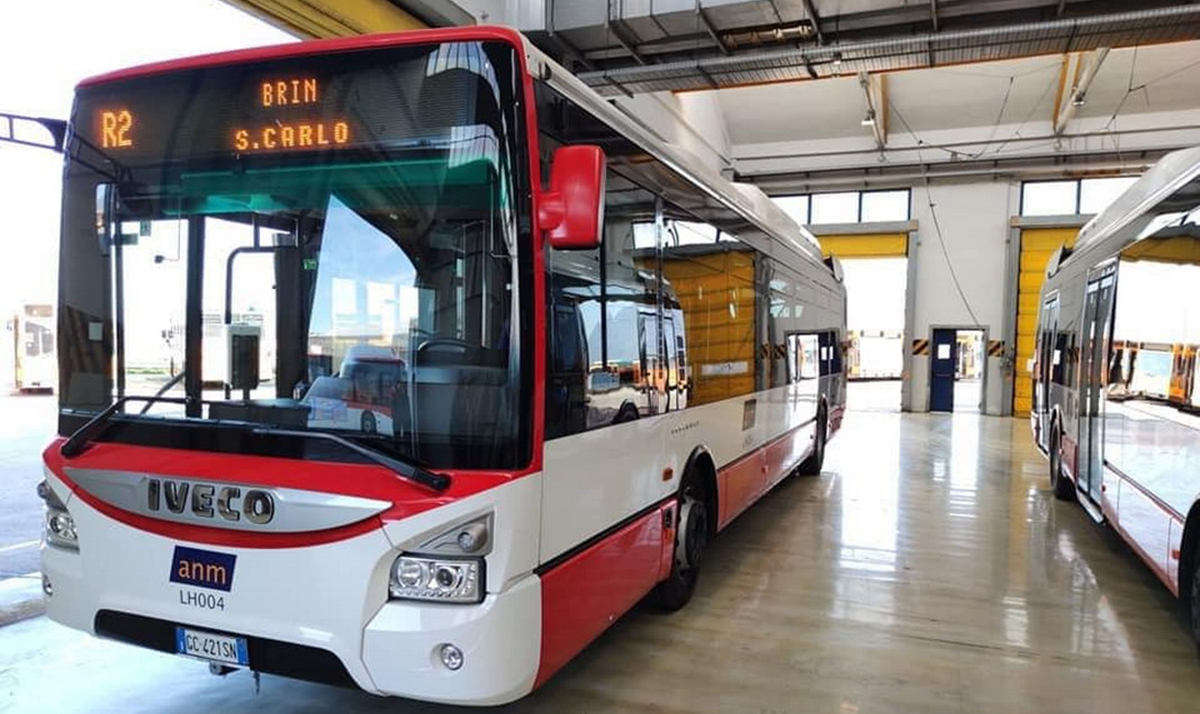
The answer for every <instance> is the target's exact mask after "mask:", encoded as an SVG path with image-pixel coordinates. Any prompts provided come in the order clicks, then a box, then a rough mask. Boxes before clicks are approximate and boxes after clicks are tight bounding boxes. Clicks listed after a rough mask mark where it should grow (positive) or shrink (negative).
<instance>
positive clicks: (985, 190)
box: [905, 179, 1019, 414]
mask: <svg viewBox="0 0 1200 714" xmlns="http://www.w3.org/2000/svg"><path fill="white" fill-rule="evenodd" d="M1018 195H1019V187H1018V185H1017V184H1016V183H1015V182H1010V181H1002V180H990V179H988V180H975V181H969V182H966V181H964V182H953V183H951V182H945V181H942V182H933V183H932V184H931V185H930V186H929V188H928V189H926V187H925V186H924V185H918V186H915V187H913V213H912V215H913V218H914V219H916V221H917V223H918V225H919V229H918V238H917V243H916V245H915V247H914V248H910V256H913V257H914V259H915V270H916V275H915V279H914V281H913V285H912V286H911V289H912V290H913V291H914V299H915V314H914V320H913V324H912V325H910V330H911V333H912V335H911V336H912V338H913V339H929V338H930V337H931V336H932V328H933V327H934V326H938V327H971V326H974V325H978V326H980V327H983V328H985V329H986V330H987V331H988V339H992V340H999V339H1005V340H1007V341H1009V342H1011V338H1010V337H1008V336H1005V335H1004V334H1003V330H1004V323H1005V319H1006V312H1007V308H1006V306H1005V294H1006V290H1007V289H1008V284H1009V281H1010V278H1009V277H1008V275H1007V273H1006V257H1007V252H1008V239H1009V218H1010V217H1011V216H1013V215H1015V214H1016V212H1017V209H1018ZM931 198H932V202H933V207H932V208H931V207H930V199H931ZM935 215H936V221H935V220H934V217H935ZM938 226H940V227H941V234H942V239H943V241H944V242H945V246H946V251H945V254H943V251H942V247H941V245H940V244H939V241H938V233H937V227H938ZM947 255H948V256H949V262H947ZM951 268H953V273H954V275H955V276H957V278H958V283H959V285H960V286H961V287H962V291H963V293H964V294H965V296H966V302H967V303H968V304H969V305H970V311H968V309H967V307H966V305H965V304H964V302H963V299H962V298H961V297H960V296H959V293H958V290H957V289H956V288H955V286H954V281H953V279H952V277H951ZM972 312H973V313H974V317H972V314H971V313H972ZM1010 380H1011V375H1009V374H1006V366H1005V364H1004V361H1003V360H1001V359H999V358H996V357H989V358H988V373H987V396H986V409H987V413H988V414H1000V413H1001V408H1002V405H1003V404H1004V403H1005V402H1006V401H1007V400H1008V399H1009V398H1010V395H1011V389H1012V387H1011V381H1010ZM905 408H906V409H910V410H912V411H927V410H928V409H929V359H928V357H925V356H916V357H914V358H913V362H912V374H911V385H910V386H909V388H908V389H907V390H906V401H905Z"/></svg>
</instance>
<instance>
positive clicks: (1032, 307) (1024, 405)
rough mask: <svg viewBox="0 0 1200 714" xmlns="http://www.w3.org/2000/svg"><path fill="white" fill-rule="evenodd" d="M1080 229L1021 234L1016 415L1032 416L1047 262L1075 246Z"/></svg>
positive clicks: (1031, 229) (1056, 229)
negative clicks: (1032, 368) (1033, 362)
mask: <svg viewBox="0 0 1200 714" xmlns="http://www.w3.org/2000/svg"><path fill="white" fill-rule="evenodd" d="M1078 236H1079V229H1078V228H1026V229H1025V230H1022V231H1021V266H1020V272H1019V274H1018V276H1017V356H1016V365H1015V367H1016V369H1015V374H1014V385H1013V416H1019V417H1020V416H1029V410H1030V409H1031V408H1032V407H1033V385H1032V383H1031V382H1030V375H1029V359H1030V358H1031V357H1033V350H1034V345H1035V343H1036V342H1037V318H1038V307H1039V305H1038V303H1039V301H1040V299H1041V297H1040V296H1041V292H1042V283H1043V282H1045V280H1046V263H1047V262H1048V261H1049V260H1050V256H1051V255H1052V254H1053V253H1054V251H1056V250H1058V247H1059V246H1061V245H1064V244H1065V245H1067V246H1068V247H1069V246H1073V245H1075V238H1077V237H1078Z"/></svg>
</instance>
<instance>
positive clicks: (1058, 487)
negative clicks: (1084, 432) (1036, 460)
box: [1050, 421, 1075, 501]
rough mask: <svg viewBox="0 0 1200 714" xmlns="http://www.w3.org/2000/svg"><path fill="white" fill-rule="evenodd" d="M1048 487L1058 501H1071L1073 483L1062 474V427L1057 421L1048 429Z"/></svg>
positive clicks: (1073, 490) (1072, 497) (1073, 495)
mask: <svg viewBox="0 0 1200 714" xmlns="http://www.w3.org/2000/svg"><path fill="white" fill-rule="evenodd" d="M1050 487H1051V488H1053V489H1054V497H1055V498H1057V499H1058V500H1060V501H1071V500H1074V498H1075V484H1073V483H1071V481H1070V480H1069V479H1068V478H1067V477H1066V476H1064V475H1063V470H1062V429H1061V428H1060V427H1059V426H1058V422H1057V421H1055V423H1054V427H1053V428H1052V429H1051V431H1050Z"/></svg>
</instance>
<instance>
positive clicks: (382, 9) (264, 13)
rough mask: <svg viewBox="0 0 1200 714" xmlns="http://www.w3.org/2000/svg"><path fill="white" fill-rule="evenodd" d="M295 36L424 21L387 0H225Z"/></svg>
mask: <svg viewBox="0 0 1200 714" xmlns="http://www.w3.org/2000/svg"><path fill="white" fill-rule="evenodd" d="M225 2H226V3H228V4H229V5H232V6H234V7H236V8H238V9H241V10H244V11H245V12H248V13H250V14H251V15H254V16H255V17H258V18H261V19H263V20H265V21H266V22H268V23H270V24H271V25H274V26H275V27H278V28H280V29H281V30H283V31H284V32H288V33H291V34H293V35H295V36H297V37H315V38H321V37H348V36H351V35H365V34H368V33H371V32H399V31H402V30H419V29H422V28H425V27H427V25H426V24H425V23H423V22H421V21H420V20H418V19H417V18H416V17H413V16H412V15H411V14H410V13H408V12H405V11H404V10H401V9H400V8H399V7H397V6H396V5H394V4H392V3H391V2H388V0H225Z"/></svg>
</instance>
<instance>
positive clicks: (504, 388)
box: [60, 42, 532, 468]
mask: <svg viewBox="0 0 1200 714" xmlns="http://www.w3.org/2000/svg"><path fill="white" fill-rule="evenodd" d="M516 66H517V65H516V58H515V54H514V52H513V49H512V48H511V47H510V46H507V45H503V44H501V43H491V42H459V43H449V44H442V45H432V46H421V47H399V48H395V47H393V48H389V49H387V50H371V51H360V52H355V53H343V54H334V55H326V56H319V57H318V56H313V57H299V58H289V59H284V60H274V61H272V62H271V63H269V64H268V65H251V66H246V65H237V66H223V67H211V68H205V69H199V70H190V71H186V72H178V73H172V74H169V75H163V76H151V77H143V78H139V79H133V80H126V81H123V82H113V83H105V84H102V85H97V86H92V87H85V88H83V89H81V90H80V93H79V96H78V99H77V102H76V106H75V110H74V116H73V118H72V127H73V132H74V135H73V137H74V140H73V141H72V142H71V143H70V145H69V147H68V158H67V171H66V174H67V178H66V190H65V197H64V204H65V206H64V207H65V210H64V216H65V218H64V228H63V242H62V253H61V255H62V258H61V261H62V266H61V269H62V285H61V287H60V301H61V306H62V311H61V319H60V324H61V325H62V338H61V339H62V343H63V344H62V349H61V350H60V354H61V357H60V362H61V367H60V371H61V385H62V387H61V398H60V399H61V406H62V407H63V409H64V414H66V415H68V416H70V415H78V414H80V413H82V414H84V415H86V414H88V413H94V412H97V411H99V410H101V409H103V408H105V407H106V406H107V405H108V404H111V403H112V401H113V400H114V399H116V398H120V397H124V396H136V397H147V396H154V395H162V396H171V397H187V398H188V399H189V403H188V404H186V406H185V405H181V404H177V403H156V404H152V405H150V406H149V407H147V408H145V409H143V408H142V406H141V405H140V404H138V405H137V406H136V407H134V406H129V407H127V408H126V413H125V415H124V417H123V419H124V420H126V422H127V423H126V426H125V428H124V429H123V430H121V431H122V432H125V433H128V432H130V430H131V429H132V430H134V431H136V429H137V428H138V424H154V425H155V429H156V430H157V432H156V433H162V432H163V427H164V426H169V425H170V424H173V423H177V422H178V423H182V422H186V423H189V424H194V423H195V421H196V420H206V421H207V422H210V423H211V424H212V425H213V426H220V427H229V428H233V429H237V428H242V429H246V428H256V427H261V426H264V425H265V426H270V427H278V428H283V429H289V430H295V429H313V430H326V431H333V432H337V433H341V434H345V435H352V436H354V437H356V438H358V437H361V438H362V439H363V443H368V444H377V445H378V446H379V448H381V449H386V450H388V451H389V452H391V453H394V454H398V455H401V456H406V457H408V458H410V459H412V460H413V461H416V462H418V463H422V464H426V465H429V466H434V467H439V468H504V467H515V466H518V465H520V464H521V463H523V458H526V457H527V454H528V451H529V448H528V444H527V443H525V442H526V441H527V436H526V435H527V433H528V425H526V424H524V423H523V419H522V418H521V417H520V415H522V414H526V415H527V414H528V408H527V406H526V405H523V400H526V399H527V398H528V397H527V395H528V393H529V391H530V390H528V389H527V388H525V386H524V381H523V380H525V379H528V378H529V374H528V370H527V369H526V368H525V367H524V366H523V361H524V360H526V359H528V356H529V355H530V354H531V352H532V350H531V348H530V347H529V345H528V344H527V343H526V340H527V339H528V336H527V333H528V332H529V331H528V330H522V329H521V328H522V326H521V321H522V319H523V316H527V315H528V314H529V310H530V308H529V305H528V303H529V300H530V297H531V295H530V294H526V293H530V292H531V291H527V290H526V291H523V290H521V289H519V288H520V286H521V284H522V282H523V279H522V278H521V274H522V271H527V270H529V267H528V257H527V256H528V252H529V250H530V247H529V245H528V241H529V237H528V229H527V228H521V226H524V225H527V224H528V221H527V218H525V216H524V214H525V213H526V212H527V208H526V206H525V205H523V204H522V203H521V202H520V201H518V200H517V197H518V196H520V195H524V193H523V190H522V188H521V187H522V186H523V185H524V183H525V181H526V179H525V178H524V176H525V174H526V173H527V172H526V171H525V170H523V165H524V166H527V165H528V159H525V160H524V161H522V160H520V159H519V158H518V156H519V153H518V152H519V149H520V147H521V146H522V144H523V140H522V131H523V128H522V123H521V118H520V114H519V112H518V111H517V110H516V107H517V106H518V105H519V102H517V101H516V97H517V96H518V95H517V93H518V91H519V86H520V83H519V75H518V72H517V69H516ZM526 319H527V318H526ZM176 401H179V400H176ZM181 420H182V422H181ZM64 423H65V422H64Z"/></svg>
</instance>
